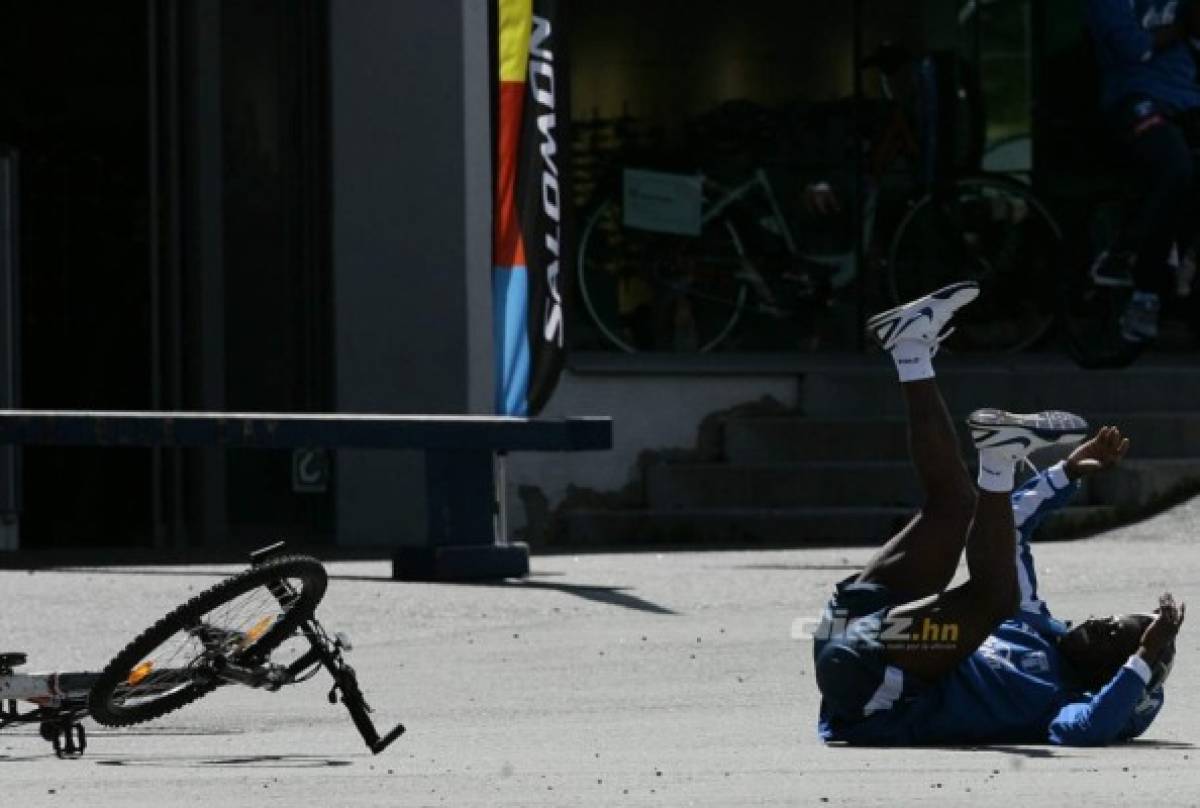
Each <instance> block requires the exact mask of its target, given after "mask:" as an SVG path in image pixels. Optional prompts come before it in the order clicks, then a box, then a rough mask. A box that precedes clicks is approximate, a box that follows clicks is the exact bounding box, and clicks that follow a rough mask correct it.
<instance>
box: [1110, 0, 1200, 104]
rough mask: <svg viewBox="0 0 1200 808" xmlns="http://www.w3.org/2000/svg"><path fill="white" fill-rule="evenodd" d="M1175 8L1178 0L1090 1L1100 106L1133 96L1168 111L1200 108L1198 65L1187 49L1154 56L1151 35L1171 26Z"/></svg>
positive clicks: (1176, 48)
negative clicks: (1149, 100) (1149, 101)
mask: <svg viewBox="0 0 1200 808" xmlns="http://www.w3.org/2000/svg"><path fill="white" fill-rule="evenodd" d="M1179 5H1180V4H1179V0H1088V4H1087V17H1088V26H1089V27H1090V28H1091V32H1092V38H1093V40H1094V41H1095V43H1096V62H1097V66H1098V67H1099V70H1100V103H1101V105H1102V106H1103V107H1105V108H1108V107H1111V106H1112V105H1113V104H1115V103H1116V102H1118V101H1120V100H1122V99H1126V98H1130V97H1133V96H1144V97H1147V98H1152V99H1154V100H1155V101H1158V102H1159V103H1160V104H1162V105H1163V106H1164V107H1166V110H1167V111H1168V112H1178V111H1180V110H1185V109H1193V108H1195V107H1200V87H1198V86H1197V85H1196V63H1195V60H1194V59H1193V58H1192V54H1191V53H1190V51H1189V50H1188V46H1187V44H1186V43H1184V42H1177V43H1175V44H1174V45H1172V46H1170V47H1169V48H1165V49H1163V50H1161V51H1157V52H1156V51H1155V50H1154V38H1153V35H1152V34H1151V33H1150V31H1151V30H1152V29H1154V28H1158V27H1160V26H1163V25H1169V24H1171V23H1172V22H1174V21H1175V15H1176V13H1177V11H1178V10H1179Z"/></svg>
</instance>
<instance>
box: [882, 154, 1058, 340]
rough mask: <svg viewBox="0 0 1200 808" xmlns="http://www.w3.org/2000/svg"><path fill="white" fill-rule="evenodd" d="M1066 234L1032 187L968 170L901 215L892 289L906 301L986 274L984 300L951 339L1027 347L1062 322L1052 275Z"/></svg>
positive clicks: (959, 321)
mask: <svg viewBox="0 0 1200 808" xmlns="http://www.w3.org/2000/svg"><path fill="white" fill-rule="evenodd" d="M948 235H950V237H949V238H948V237H947V236H948ZM1062 242H1063V238H1062V228H1061V227H1060V226H1059V224H1058V222H1057V221H1055V219H1054V217H1053V216H1052V215H1050V212H1049V211H1048V210H1047V209H1046V207H1045V206H1044V205H1043V204H1042V203H1041V202H1040V201H1039V200H1038V199H1037V197H1036V196H1034V194H1033V192H1032V191H1031V190H1029V188H1027V187H1026V186H1024V185H1022V184H1021V183H1019V182H1016V181H1013V180H1010V179H1007V178H1005V177H999V176H979V177H965V178H962V179H958V180H955V181H954V182H953V183H951V184H950V185H949V186H948V188H947V189H946V190H945V191H943V192H940V193H934V194H927V195H925V196H924V197H922V198H921V199H919V200H918V201H917V202H916V203H915V204H914V205H913V207H912V208H911V209H910V210H909V211H908V213H907V214H906V215H905V216H904V218H903V219H902V220H901V221H900V224H899V225H898V226H897V228H896V232H895V234H894V235H893V237H892V243H891V245H890V249H889V252H888V265H887V282H888V291H889V292H890V294H891V296H892V299H893V300H894V301H895V302H896V303H900V302H903V301H905V300H909V299H912V298H915V297H919V296H920V295H923V294H926V293H928V292H929V291H930V290H931V289H938V288H940V287H942V286H945V285H947V284H949V283H953V282H955V281H960V280H975V281H978V282H979V284H980V287H981V294H980V297H979V300H978V301H976V302H975V303H974V304H973V305H972V306H970V307H969V308H967V309H964V310H963V311H962V312H961V313H960V315H959V316H957V317H956V318H955V326H956V333H955V335H954V336H953V337H951V339H950V340H949V342H948V343H947V344H948V347H949V348H950V349H951V350H954V351H958V352H965V353H971V352H975V353H1012V352H1015V351H1020V350H1023V349H1025V348H1028V347H1029V346H1031V345H1033V344H1034V343H1036V342H1038V341H1039V340H1041V339H1042V338H1043V337H1044V336H1045V335H1046V333H1047V332H1048V331H1049V330H1050V328H1051V326H1053V324H1054V320H1055V317H1056V315H1057V303H1056V300H1055V294H1056V292H1057V290H1056V289H1055V286H1054V284H1052V283H1048V282H1047V278H1051V277H1054V273H1055V272H1056V270H1057V269H1058V264H1059V260H1060V256H1061V253H1062ZM993 248H996V251H995V252H992V253H991V254H989V253H988V251H989V250H992V249H993ZM1001 250H1003V251H1001Z"/></svg>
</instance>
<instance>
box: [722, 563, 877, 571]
mask: <svg viewBox="0 0 1200 808" xmlns="http://www.w3.org/2000/svg"><path fill="white" fill-rule="evenodd" d="M862 568H863V565H862V564H738V565H737V567H736V569H739V570H799V571H801V572H804V571H811V570H816V571H818V572H820V571H821V570H833V571H845V572H853V571H854V570H860V569H862Z"/></svg>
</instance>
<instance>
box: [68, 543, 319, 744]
mask: <svg viewBox="0 0 1200 808" xmlns="http://www.w3.org/2000/svg"><path fill="white" fill-rule="evenodd" d="M291 579H298V580H299V582H300V590H299V594H298V597H297V598H296V599H295V600H294V601H293V602H292V603H291V604H290V605H289V606H287V607H285V608H284V612H283V614H282V616H280V617H279V618H278V619H275V620H274V622H273V623H272V624H271V625H270V627H269V628H267V629H265V631H263V633H262V634H261V635H260V636H257V637H256V638H255V639H253V640H252V641H251V643H250V644H249V645H246V646H245V647H243V648H240V649H238V653H237V656H236V657H235V659H236V660H239V661H249V660H257V661H261V660H263V659H265V658H266V657H267V656H268V655H269V654H270V653H271V652H272V651H274V650H275V649H276V648H278V647H279V645H280V644H281V643H282V642H283V641H284V640H286V639H287V638H288V637H289V636H291V635H292V633H293V632H294V631H295V630H296V628H297V627H298V626H299V625H300V624H301V623H302V622H303V621H305V620H307V619H308V618H309V617H311V616H312V614H313V612H314V611H315V610H316V608H317V604H318V603H319V602H320V600H321V598H322V597H323V596H324V594H325V586H326V583H327V576H326V573H325V568H324V567H323V566H321V562H319V561H317V560H316V559H315V558H311V557H309V556H300V555H293V556H282V557H280V558H275V559H271V560H270V561H267V562H264V563H263V564H261V565H259V566H256V567H252V568H250V569H248V570H245V571H243V572H240V573H238V574H237V575H234V576H232V577H230V578H226V579H225V580H223V581H221V582H219V583H217V584H215V585H213V586H211V587H209V588H208V589H206V590H204V591H203V592H201V593H200V594H198V595H196V596H195V597H193V598H191V599H190V600H188V601H187V602H185V603H183V604H182V605H180V606H178V607H176V608H175V609H173V610H172V611H170V612H168V613H167V614H166V615H165V616H164V617H162V618H161V619H160V620H158V621H157V622H156V623H154V625H152V626H150V628H148V629H146V630H145V631H143V632H142V633H141V634H139V635H138V636H137V637H136V638H134V639H133V640H132V641H131V642H130V643H129V644H128V645H126V646H125V648H124V649H122V650H121V651H120V653H118V654H117V655H116V656H115V657H113V658H112V660H111V661H110V662H109V663H108V664H107V665H106V666H105V667H104V669H103V670H102V671H101V672H100V674H99V677H98V679H97V680H96V683H95V684H94V685H93V686H92V690H91V692H90V694H89V695H88V709H89V712H90V713H91V715H92V718H94V719H95V720H96V721H97V722H98V723H100V724H103V725H104V726H109V727H125V726H130V725H132V724H139V723H142V722H144V721H150V720H152V719H155V718H159V717H161V716H163V715H166V714H167V713H169V712H171V711H173V710H177V709H179V708H180V707H183V706H185V705H187V704H190V703H192V702H194V701H196V700H197V699H199V698H201V697H202V696H205V695H207V694H208V693H211V692H212V691H213V690H215V689H216V688H217V687H218V686H219V683H218V682H197V681H190V682H188V683H186V684H182V685H181V686H180V687H179V688H178V689H174V690H169V691H167V692H165V693H163V694H162V695H155V696H153V697H151V698H149V699H147V700H145V701H142V702H139V703H137V704H127V703H125V699H126V698H128V693H122V691H121V688H125V687H128V686H129V684H130V680H131V678H132V677H133V676H134V671H135V670H136V669H137V667H138V666H139V665H142V664H144V661H145V660H146V659H147V657H149V656H150V655H151V654H152V653H154V652H155V651H156V650H157V649H159V648H160V647H161V646H163V645H164V644H165V643H166V642H167V641H169V640H170V639H171V638H172V637H174V636H175V635H177V634H179V633H181V632H184V633H188V627H189V626H193V625H195V624H196V623H198V622H200V620H201V618H203V617H204V616H205V615H207V614H209V613H210V612H213V611H215V610H217V609H219V608H220V607H222V606H225V605H227V604H230V603H233V602H234V601H235V600H236V599H237V598H239V597H241V596H242V595H246V594H247V593H250V592H253V591H254V590H255V589H257V588H259V587H262V588H263V589H265V590H267V592H268V594H269V593H270V590H269V589H268V588H267V587H268V586H269V585H270V584H271V583H273V582H276V581H280V580H291ZM274 597H275V596H274V595H271V598H274ZM264 601H265V599H264ZM265 602H267V603H268V604H269V603H270V601H265ZM274 602H275V605H276V607H278V606H279V605H280V604H279V602H278V601H277V600H276V601H274ZM260 622H261V620H260ZM188 661H189V662H194V659H193V660H188ZM177 670H178V669H171V671H172V672H175V671H177Z"/></svg>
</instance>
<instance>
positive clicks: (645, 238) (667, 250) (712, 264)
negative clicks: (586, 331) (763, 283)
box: [577, 193, 747, 353]
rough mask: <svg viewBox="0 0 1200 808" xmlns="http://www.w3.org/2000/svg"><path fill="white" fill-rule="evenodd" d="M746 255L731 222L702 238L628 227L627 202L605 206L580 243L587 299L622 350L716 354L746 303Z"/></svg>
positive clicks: (614, 200) (720, 222)
mask: <svg viewBox="0 0 1200 808" xmlns="http://www.w3.org/2000/svg"><path fill="white" fill-rule="evenodd" d="M741 267H742V249H741V244H740V242H739V239H738V235H737V231H736V230H735V229H734V226H733V224H732V222H730V221H729V219H728V218H725V217H721V218H717V219H712V220H709V221H708V222H706V223H705V224H704V226H703V227H702V228H701V232H700V234H699V235H698V236H678V235H671V234H668V233H658V232H652V231H649V230H640V229H638V228H634V227H628V226H626V224H625V222H624V217H623V211H622V202H621V195H620V194H619V193H615V194H612V195H611V196H609V197H607V198H606V199H604V200H603V201H602V202H601V203H600V204H599V205H598V206H597V207H596V209H595V210H594V211H593V212H592V214H591V215H590V216H589V217H588V219H587V222H586V224H585V225H584V228H583V232H582V234H581V237H580V240H579V258H578V267H577V272H578V279H579V283H578V286H579V294H580V297H581V298H582V300H583V305H584V308H585V310H586V311H587V313H588V315H589V316H590V318H591V321H592V323H593V324H594V325H595V326H596V328H597V330H598V331H599V332H600V334H601V335H603V337H604V339H605V340H607V342H609V343H610V344H612V345H614V346H616V347H617V348H619V349H620V350H622V351H626V352H628V353H636V352H639V351H700V352H704V351H711V350H713V349H714V348H716V347H717V346H718V345H720V344H721V343H722V342H723V341H724V340H725V339H726V338H727V337H728V336H729V334H730V332H732V331H733V329H734V327H735V326H736V325H737V323H738V319H739V318H740V317H741V314H742V308H743V306H744V305H745V302H746V295H747V290H746V286H745V283H744V282H743V281H742V280H741V279H740V278H739V272H740V270H741Z"/></svg>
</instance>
